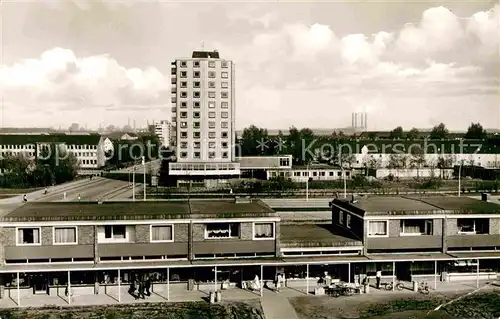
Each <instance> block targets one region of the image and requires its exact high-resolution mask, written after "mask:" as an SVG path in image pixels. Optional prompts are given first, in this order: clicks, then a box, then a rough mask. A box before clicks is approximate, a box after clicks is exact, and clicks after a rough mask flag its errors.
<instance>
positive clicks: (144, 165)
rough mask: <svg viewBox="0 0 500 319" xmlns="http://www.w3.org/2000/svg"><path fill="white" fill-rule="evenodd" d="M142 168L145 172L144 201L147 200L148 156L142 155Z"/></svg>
mask: <svg viewBox="0 0 500 319" xmlns="http://www.w3.org/2000/svg"><path fill="white" fill-rule="evenodd" d="M142 169H143V173H144V201H146V158H145V157H144V156H143V157H142Z"/></svg>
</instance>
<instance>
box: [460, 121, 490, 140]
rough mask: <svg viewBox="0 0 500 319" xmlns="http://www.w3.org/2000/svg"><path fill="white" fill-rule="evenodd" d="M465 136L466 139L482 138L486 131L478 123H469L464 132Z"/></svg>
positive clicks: (484, 136)
mask: <svg viewBox="0 0 500 319" xmlns="http://www.w3.org/2000/svg"><path fill="white" fill-rule="evenodd" d="M465 138H466V139H468V140H483V139H485V138H486V131H485V130H484V129H483V126H482V125H481V124H479V123H471V124H470V126H469V128H468V129H467V133H465Z"/></svg>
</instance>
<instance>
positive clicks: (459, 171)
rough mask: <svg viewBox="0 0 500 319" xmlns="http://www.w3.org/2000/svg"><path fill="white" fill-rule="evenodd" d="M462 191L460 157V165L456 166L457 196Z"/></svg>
mask: <svg viewBox="0 0 500 319" xmlns="http://www.w3.org/2000/svg"><path fill="white" fill-rule="evenodd" d="M461 192H462V159H460V165H459V166H458V197H460V193H461Z"/></svg>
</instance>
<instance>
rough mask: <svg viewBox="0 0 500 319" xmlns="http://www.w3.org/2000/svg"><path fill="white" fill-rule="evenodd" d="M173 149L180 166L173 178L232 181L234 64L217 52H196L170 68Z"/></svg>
mask: <svg viewBox="0 0 500 319" xmlns="http://www.w3.org/2000/svg"><path fill="white" fill-rule="evenodd" d="M171 73H172V105H173V106H172V130H171V134H172V135H171V143H172V146H174V148H175V150H176V158H177V162H175V163H169V170H170V175H178V176H179V175H183V176H212V177H216V176H231V175H233V176H234V175H239V174H240V168H239V167H240V166H239V163H237V162H236V161H235V154H234V153H235V152H234V148H233V145H234V142H235V139H236V134H235V127H234V115H235V114H234V108H235V86H234V64H233V62H232V61H230V60H224V59H221V58H220V56H219V53H218V52H217V51H213V52H208V51H194V52H193V54H192V56H191V58H182V59H177V60H175V61H174V62H172V72H171Z"/></svg>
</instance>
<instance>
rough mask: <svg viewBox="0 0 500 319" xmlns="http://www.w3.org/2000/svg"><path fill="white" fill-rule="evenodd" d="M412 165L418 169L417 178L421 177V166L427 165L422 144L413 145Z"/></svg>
mask: <svg viewBox="0 0 500 319" xmlns="http://www.w3.org/2000/svg"><path fill="white" fill-rule="evenodd" d="M410 165H411V167H412V168H416V169H417V178H418V177H420V176H419V172H420V168H421V167H422V166H424V165H425V152H424V149H423V148H422V147H421V146H417V147H413V148H412V149H411V158H410Z"/></svg>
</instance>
